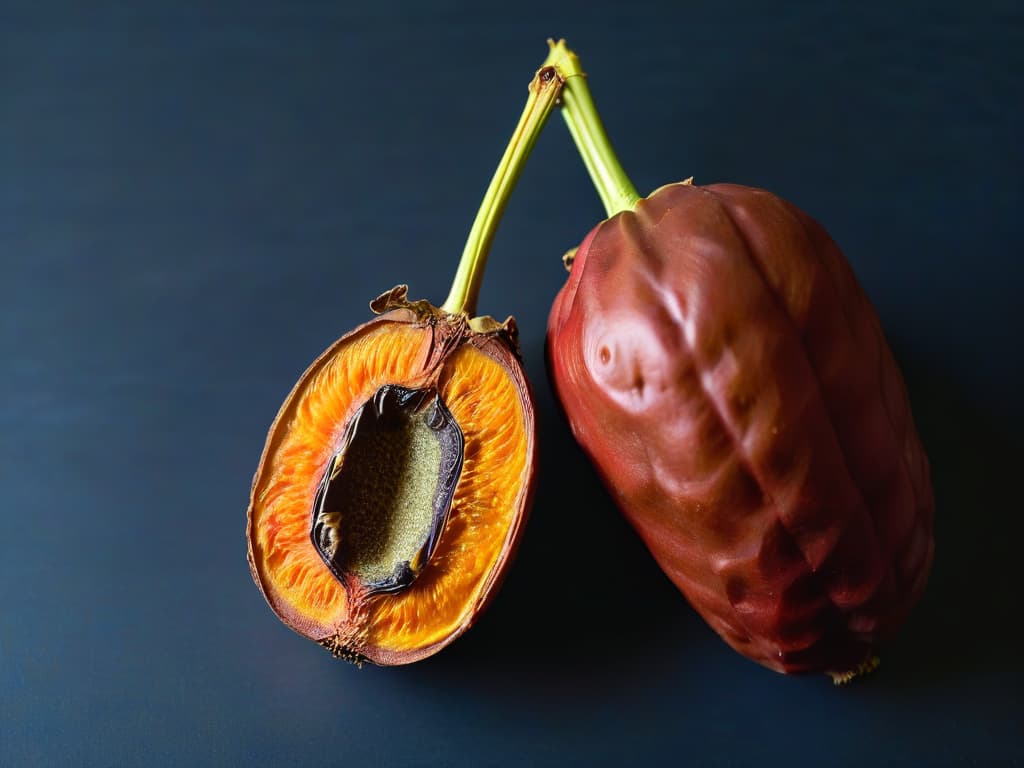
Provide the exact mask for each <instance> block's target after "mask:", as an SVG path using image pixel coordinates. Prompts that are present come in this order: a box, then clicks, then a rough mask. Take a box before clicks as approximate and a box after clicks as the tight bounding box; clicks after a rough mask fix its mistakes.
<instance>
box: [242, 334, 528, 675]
mask: <svg viewBox="0 0 1024 768" xmlns="http://www.w3.org/2000/svg"><path fill="white" fill-rule="evenodd" d="M437 332H438V331H437V330H436V329H434V328H432V327H429V326H426V325H417V324H413V323H404V322H391V323H380V324H379V325H377V326H376V327H374V326H373V324H371V325H370V326H368V327H367V328H366V329H365V330H364V331H362V332H360V333H358V334H353V336H352V337H351V338H347V339H346V340H344V341H343V342H341V343H340V344H339V345H338V346H336V347H335V348H334V349H332V350H331V352H330V353H329V354H328V355H326V356H325V357H324V358H323V359H322V360H321V361H320V362H319V363H318V364H317V365H316V366H314V368H313V369H311V371H310V372H309V374H308V375H307V377H305V378H304V379H303V381H302V382H301V384H300V386H299V388H297V390H296V392H295V393H294V394H293V396H292V398H291V399H290V400H289V401H288V402H286V405H285V407H284V408H283V409H282V413H281V415H280V416H279V418H278V421H277V423H276V425H275V427H274V429H273V430H272V433H271V436H270V438H269V439H268V447H267V450H266V454H265V457H264V461H263V463H262V465H261V469H260V471H259V473H258V475H257V478H256V480H255V483H254V489H253V502H252V510H251V519H250V546H251V560H252V565H253V570H254V573H255V574H257V579H258V581H259V583H260V585H261V586H262V588H263V591H264V594H265V595H266V597H267V600H268V602H270V604H271V606H272V607H273V608H274V610H275V612H277V613H278V615H279V616H281V618H282V619H284V620H285V622H286V623H288V624H289V625H290V626H291V627H292V628H294V629H296V630H297V631H299V632H300V633H301V634H303V635H305V636H307V637H309V638H311V639H314V640H317V641H320V642H321V643H322V644H324V645H326V646H328V647H330V648H331V649H332V650H334V651H335V652H337V653H340V654H342V655H347V654H348V653H349V652H351V653H352V654H355V655H358V656H363V657H366V658H369V659H370V660H373V661H378V662H381V663H401V662H404V661H410V660H413V659H415V658H420V657H421V656H423V655H427V653H429V652H432V650H436V649H437V648H439V647H442V646H443V645H444V644H446V643H447V642H448V641H450V639H452V638H453V637H455V636H457V635H458V634H460V633H461V631H462V630H464V629H465V628H466V627H467V626H468V625H469V623H470V622H471V621H472V618H473V617H474V616H475V615H476V613H477V611H478V609H479V608H480V606H481V604H482V603H483V602H484V601H485V599H486V597H487V595H488V594H489V593H490V590H491V587H492V586H493V585H494V583H495V581H496V579H497V578H498V576H499V575H500V572H501V570H502V569H501V567H500V566H501V565H502V563H504V562H505V559H506V556H507V555H508V553H509V551H510V549H511V547H512V544H513V543H514V540H515V537H516V533H517V531H518V529H519V523H520V521H521V519H522V517H523V514H524V512H525V506H526V502H527V487H528V484H529V474H530V472H531V471H532V455H533V450H534V442H533V413H532V409H531V408H530V406H529V399H528V398H529V395H528V392H527V391H526V384H525V378H524V376H523V374H522V371H521V368H520V367H519V364H518V362H517V361H516V360H515V358H514V356H513V355H512V354H511V353H510V351H509V349H508V348H507V347H505V346H499V345H498V344H497V343H496V342H495V343H492V342H486V343H484V344H481V346H482V347H484V348H480V346H477V345H476V344H474V343H470V342H469V341H468V340H465V341H463V342H462V343H461V344H460V345H458V346H457V347H456V348H454V349H452V348H451V347H450V346H448V347H444V350H445V353H446V358H445V360H444V361H443V362H442V363H441V364H440V367H439V368H438V367H433V366H430V370H429V371H428V366H427V361H428V358H429V356H430V352H431V350H432V349H438V348H439V347H438V346H437V340H436V337H432V334H436V333H437ZM503 344H504V343H503ZM486 350H492V351H490V352H489V351H486ZM381 393H384V394H383V395H382V394H381ZM410 393H411V394H410ZM424 393H428V394H424ZM382 397H383V398H384V400H387V399H388V398H391V399H393V400H394V402H393V403H391V405H386V404H385V406H384V408H383V411H384V412H385V413H390V414H391V416H388V417H386V418H384V419H383V422H384V423H375V424H373V425H372V428H368V427H369V426H370V424H369V422H370V421H380V419H379V418H378V417H379V416H380V412H381V408H380V404H381V398H382ZM402 398H409V399H408V400H407V401H405V404H404V405H402V404H401V403H400V402H399V401H401V400H402ZM375 403H376V404H375ZM370 410H374V414H373V418H372V419H369V418H368V416H369V412H370ZM445 414H446V415H445ZM442 416H443V418H442ZM364 422H365V423H364ZM354 425H355V426H354ZM457 433H461V436H462V450H461V452H460V451H456V450H455V449H454V447H453V445H452V443H453V441H454V440H455V438H454V437H453V435H455V434H457ZM456 454H460V455H461V464H460V463H459V462H457V461H453V460H452V457H453V456H455V455H456ZM396 488H397V489H398V492H397V493H394V492H391V493H389V492H388V489H392V491H394V489H396ZM445 512H446V513H447V514H446V516H445V514H444V513H445Z"/></svg>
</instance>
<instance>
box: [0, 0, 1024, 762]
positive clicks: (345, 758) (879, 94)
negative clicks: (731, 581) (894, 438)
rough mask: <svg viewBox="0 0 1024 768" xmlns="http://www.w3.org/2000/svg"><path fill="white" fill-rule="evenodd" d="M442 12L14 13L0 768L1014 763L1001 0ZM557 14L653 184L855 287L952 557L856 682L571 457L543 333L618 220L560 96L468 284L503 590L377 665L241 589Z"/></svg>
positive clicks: (1008, 199) (1015, 38) (1013, 290)
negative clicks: (342, 384) (503, 405)
mask: <svg viewBox="0 0 1024 768" xmlns="http://www.w3.org/2000/svg"><path fill="white" fill-rule="evenodd" d="M410 5H411V4H410ZM429 5H430V10H429V11H428V10H415V9H411V8H409V7H406V6H405V5H400V4H395V3H390V2H376V3H372V4H368V5H365V6H359V7H358V8H357V9H353V10H346V9H345V8H344V6H345V3H338V2H323V3H313V2H307V3H290V2H285V1H284V0H281V1H280V2H248V3H242V2H230V3H229V2H222V3H216V4H214V3H202V2H187V3H185V2H171V1H170V0H168V1H167V2H149V3H96V4H94V3H67V4H65V5H58V4H55V3H27V2H26V3H24V4H18V3H10V2H8V3H3V4H0V361H2V363H0V365H2V367H0V427H2V430H0V488H2V489H3V504H2V507H0V765H3V766H22V765H33V766H34V765H140V764H146V765H172V764H180V765H205V764H215V765H247V766H258V765H270V766H281V765H303V766H315V765H345V766H362V765H473V766H476V765H514V764H528V765H599V764H606V765H620V764H626V763H628V764H645V763H655V762H668V761H669V760H671V761H672V762H673V763H678V764H690V765H751V764H791V765H867V764H876V765H877V764H884V765H890V764H897V765H899V764H902V765H989V764H1004V765H1005V764H1011V765H1020V764H1021V763H1022V761H1024V747H1022V745H1021V733H1022V732H1024V727H1022V726H1024V716H1022V708H1021V705H1020V704H1019V703H1018V701H1017V698H1016V697H1017V696H1018V695H1019V694H1020V693H1021V691H1022V690H1024V679H1022V678H1024V674H1022V669H1024V662H1022V660H1021V657H1022V653H1021V651H1020V647H1019V646H1020V630H1019V628H1018V626H1017V624H1018V622H1017V615H1018V613H1019V611H1020V606H1021V597H1020V595H1021V590H1020V588H1021V579H1020V575H1019V573H1020V571H1019V561H1020V556H1019V548H1020V542H1021V540H1022V535H1024V528H1022V519H1021V508H1020V507H1021V505H1020V492H1019V490H1018V488H1019V485H1018V484H1019V476H1020V442H1019V435H1020V434H1021V430H1022V428H1024V406H1022V399H1021V398H1020V396H1019V389H1020V386H1021V380H1022V376H1021V374H1022V366H1021V352H1020V350H1021V346H1022V345H1021V343H1020V338H1019V331H1020V328H1021V323H1020V319H1019V318H1020V303H1021V300H1020V292H1021V288H1022V286H1024V281H1022V279H1021V278H1022V266H1021V265H1022V261H1024V254H1022V248H1021V237H1020V227H1021V224H1020V222H1021V210H1022V204H1024V193H1022V181H1021V179H1022V171H1024V163H1022V150H1021V145H1022V142H1021V137H1022V136H1024V112H1022V91H1021V85H1020V84H1021V81H1022V78H1024V17H1022V11H1021V10H1020V5H1019V3H1014V2H1004V3H970V4H953V3H948V4H940V3H896V4H889V3H869V4H867V5H866V6H857V7H856V8H855V7H854V4H840V3H808V4H806V6H805V7H803V8H797V7H795V6H793V7H788V8H786V7H781V8H780V7H779V6H777V5H776V4H768V3H750V2H736V3H718V2H704V1H703V0H694V2H687V3H671V4H669V3H666V4H665V5H664V7H661V6H657V5H654V4H644V3H615V4H611V3H587V4H581V5H580V7H579V9H578V10H576V11H574V12H571V13H570V12H569V11H566V10H564V9H555V8H552V7H547V6H544V5H537V4H530V5H524V6H521V7H520V9H518V10H509V11H502V12H500V13H499V12H497V11H493V12H491V11H487V10H480V9H474V6H466V7H465V8H461V7H459V6H457V5H455V4H452V3H443V2H442V3H431V4H429ZM944 6H948V7H944ZM961 6H962V7H961ZM549 35H565V36H567V37H568V38H569V42H570V43H571V44H572V45H573V47H574V48H576V49H577V50H579V51H580V53H581V56H582V58H583V62H584V66H585V67H586V68H587V69H588V71H589V72H590V75H591V78H592V84H593V89H594V92H595V96H596V99H597V101H598V104H599V106H600V107H601V108H602V111H603V112H604V114H605V116H606V120H607V123H608V129H609V132H610V134H611V136H612V138H613V140H615V142H616V145H617V147H618V148H619V150H620V153H621V155H622V158H623V161H624V163H625V164H626V166H627V167H628V168H629V169H630V170H631V172H632V174H633V177H634V181H635V182H636V183H637V186H638V187H639V188H640V189H642V190H650V189H653V188H655V187H657V186H659V185H661V184H663V183H666V182H669V181H673V180H679V179H681V178H684V177H686V176H690V175H694V176H696V178H697V181H698V182H699V183H700V182H712V181H735V182H740V183H746V184H752V185H757V186H764V187H768V188H770V189H773V190H774V191H776V192H778V193H780V194H782V195H783V196H785V197H787V198H789V199H791V200H793V201H794V202H796V203H797V204H798V205H800V206H801V207H803V208H805V209H806V210H808V211H809V212H810V213H811V214H812V215H814V216H815V217H817V218H818V219H819V220H821V221H822V222H823V223H824V224H825V226H826V227H827V228H828V229H830V231H831V232H832V234H833V235H834V237H835V238H836V239H837V240H838V242H839V243H840V244H841V245H842V246H843V248H844V250H845V251H846V253H847V255H848V257H849V259H850V261H851V262H852V264H853V265H854V268H855V269H856V271H857V273H858V275H859V276H860V277H861V279H862V281H863V283H864V286H865V288H866V289H867V291H868V293H869V294H870V295H871V297H872V298H873V300H874V301H875V303H876V304H877V306H878V309H879V312H880V314H881V316H882V319H883V321H884V323H885V326H886V328H887V331H888V334H889V336H890V339H891V341H892V343H893V346H894V348H895V351H896V353H897V356H898V357H899V359H900V360H901V362H902V364H903V366H904V370H905V373H906V375H907V380H908V384H909V386H910V389H911V395H912V402H913V404H914V412H915V416H916V419H917V422H918V426H919V429H920V431H921V433H922V436H923V439H924V441H925V444H926V446H927V448H928V450H929V454H930V456H931V460H932V466H933V474H934V482H935V490H936V496H937V504H938V510H937V521H936V529H937V541H938V545H937V556H936V564H935V570H934V572H933V577H932V581H931V584H930V587H929V591H928V593H927V595H926V597H925V599H924V601H923V603H922V604H921V605H920V606H919V609H918V610H917V611H916V612H915V614H914V615H913V617H912V619H911V622H910V624H909V625H908V626H907V628H906V631H905V632H904V633H903V634H902V635H901V636H900V637H899V638H898V639H897V641H896V642H894V643H893V644H892V646H891V647H890V648H888V649H887V650H886V651H885V653H884V655H883V668H882V670H881V671H880V672H879V673H878V674H877V675H875V676H873V677H872V678H870V679H868V680H865V681H863V682H861V683H859V684H855V685H852V686H849V687H847V688H845V689H840V690H837V689H834V688H833V687H832V685H831V684H830V683H829V682H828V681H827V680H826V679H824V678H817V677H814V678H796V679H793V678H784V677H781V676H778V675H775V674H774V673H771V672H767V671H765V670H763V669H761V668H760V667H758V666H755V665H754V664H752V663H750V662H748V661H746V660H744V659H743V658H741V657H739V656H737V655H735V654H734V653H733V652H732V651H730V650H729V649H728V648H726V646H725V645H724V644H722V643H721V642H720V641H719V640H718V639H717V637H715V636H714V635H713V634H712V633H711V631H710V630H708V629H707V628H706V627H705V626H704V625H703V623H702V622H701V621H700V620H699V619H698V618H697V617H696V616H695V614H694V613H693V612H692V611H691V610H690V609H689V608H688V607H687V605H686V604H685V602H684V601H683V600H682V598H681V597H680V596H679V595H678V593H677V592H676V591H675V590H674V588H673V587H672V586H671V585H670V584H669V583H668V581H667V580H666V579H665V578H664V577H663V576H662V575H661V573H660V572H659V571H658V570H657V568H656V567H655V566H654V565H653V563H652V561H650V559H649V558H648V556H647V555H646V552H645V551H644V549H643V547H642V546H641V545H640V543H639V541H638V540H637V538H636V537H635V536H634V535H633V533H632V532H631V530H630V529H629V528H628V527H627V526H626V524H625V523H624V522H622V521H621V520H620V519H619V518H618V516H617V514H616V512H615V510H614V508H613V507H612V505H611V503H610V501H609V500H608V498H607V496H606V495H605V493H604V492H603V491H602V490H601V488H600V486H599V483H598V482H597V480H596V478H595V476H594V474H593V472H592V471H591V470H590V469H589V467H588V465H587V464H586V462H585V461H584V459H583V458H582V456H581V454H580V453H579V451H578V450H577V449H576V448H575V447H574V445H573V444H572V442H571V439H570V438H569V436H568V433H567V430H566V428H565V427H564V425H563V424H562V422H561V421H560V418H559V416H558V415H557V412H556V411H555V408H554V406H553V403H552V399H551V395H550V392H549V389H548V387H547V385H546V383H545V378H546V377H545V372H544V364H543V332H544V325H545V322H546V312H547V307H548V306H549V305H550V302H551V299H552V298H553V296H554V294H555V292H556V291H557V289H558V287H559V285H560V284H561V282H562V281H563V280H564V277H565V275H564V272H563V270H562V266H561V262H560V259H559V257H560V256H561V254H562V252H563V251H564V250H565V249H566V248H568V247H571V246H572V245H574V244H576V243H577V242H578V241H579V240H580V239H581V238H582V236H583V235H584V234H585V233H586V232H587V231H588V230H589V228H590V227H591V226H592V225H593V224H595V223H596V222H597V221H598V220H599V218H600V217H601V211H600V208H599V204H598V200H597V197H596V195H595V194H594V193H593V192H592V190H591V189H590V187H589V183H588V181H587V179H586V176H585V172H584V171H583V168H582V166H581V164H580V163H579V162H578V160H577V159H576V158H575V156H574V153H573V150H572V148H571V145H570V142H569V139H568V136H567V134H566V132H565V130H564V128H563V127H562V126H561V125H560V121H558V120H555V121H553V122H552V124H551V126H550V128H549V129H548V131H547V132H546V133H545V134H544V135H543V136H542V137H541V140H540V141H539V142H538V145H537V149H536V151H535V154H534V157H533V158H532V160H531V163H530V165H529V167H528V168H527V169H526V172H525V174H524V176H523V179H522V182H521V185H520V188H519V190H518V192H517V194H516V196H515V197H514V198H513V201H512V204H511V205H510V207H509V210H508V214H507V217H506V220H505V224H504V226H503V227H502V229H501V231H500V233H499V235H498V238H497V241H496V245H495V249H494V252H493V254H492V259H491V269H490V272H489V274H488V278H487V279H486V281H485V283H484V288H483V295H482V299H481V309H482V310H483V311H485V312H491V313H493V314H495V315H498V316H501V317H504V315H505V314H507V313H514V314H516V316H517V317H518V320H519V324H520V327H521V331H522V343H523V352H524V356H525V361H526V368H527V372H528V374H529V375H530V377H531V378H532V380H533V381H534V383H535V386H536V390H537V398H538V403H539V409H540V416H541V419H542V426H541V434H540V438H541V440H542V444H541V445H542V450H543V463H542V466H541V473H540V478H539V482H540V488H539V493H538V497H537V503H536V506H535V508H534V514H533V518H532V520H531V523H530V526H529V527H528V530H527V532H526V536H525V539H524V542H523V546H522V549H521V552H520V556H519V559H518V560H517V562H516V564H515V566H514V568H513V569H512V571H511V573H510V576H509V578H508V580H507V582H506V585H505V588H504V589H503V591H502V592H501V594H500V595H499V597H498V599H497V600H496V601H495V603H494V605H493V607H492V609H491V610H490V611H489V613H488V614H487V615H486V616H485V617H484V618H483V619H482V620H481V622H480V623H479V625H478V626H477V627H476V628H474V630H473V631H472V632H470V633H469V634H468V635H467V636H466V637H464V638H462V639H461V640H459V641H458V642H457V643H455V644H454V645H453V646H452V647H450V648H449V649H447V650H445V651H444V652H442V653H441V654H439V655H437V656H435V657H434V658H432V659H430V660H427V661H424V662H421V663H419V664H416V665H413V666H411V667H407V668H399V669H376V668H365V669H362V670H359V669H356V668H354V667H351V666H348V665H346V664H343V663H339V662H336V661H334V660H332V659H331V658H330V657H329V656H328V655H327V654H326V653H324V652H323V651H322V650H321V649H320V648H318V647H316V646H315V645H313V644H312V643H309V642H306V641H304V640H302V639H301V638H299V637H298V636H296V635H294V634H292V633H291V632H290V631H289V630H288V629H286V628H285V627H284V626H283V625H282V624H281V623H280V622H279V621H278V620H277V619H276V618H275V617H274V616H273V615H272V614H271V612H270V610H269V609H268V608H267V606H266V605H265V604H264V602H263V599H262V598H261V597H260V595H259V593H258V592H257V590H256V588H255V587H254V586H253V584H252V581H251V579H250V576H249V572H248V568H247V566H246V562H245V541H244V514H245V506H246V503H247V493H248V486H249V482H250V478H251V476H252V472H253V470H254V469H255V465H256V462H257V459H258V458H259V453H260V450H261V447H262V444H263V439H264V436H265V432H266V429H267V427H268V426H269V423H270V421H271V419H272V417H273V415H274V413H275V412H276V409H277V407H278V405H279V404H280V401H281V400H282V398H283V397H284V395H285V394H286V393H287V391H288V390H289V388H290V387H291V385H292V383H293V382H294V380H295V379H296V377H297V376H298V374H299V373H300V372H301V371H302V370H303V369H304V367H305V366H306V365H307V364H308V362H309V361H310V360H311V359H312V358H313V357H314V356H316V355H317V354H318V353H319V352H320V350H321V349H322V348H324V347H325V346H327V344H328V343H330V342H331V341H332V340H333V339H334V338H335V337H336V336H338V335H340V334H341V333H343V332H344V331H345V330H347V329H349V328H351V327H353V326H355V325H356V324H358V323H360V322H362V321H363V320H365V319H366V318H367V317H368V315H369V312H368V310H367V307H366V302H367V301H368V300H369V299H370V298H372V297H373V296H375V295H376V294H377V293H379V292H380V291H383V290H385V289H387V288H390V287H391V286H392V285H394V284H396V283H399V282H408V283H409V284H410V286H411V293H412V294H413V295H414V296H417V297H426V298H432V299H434V300H435V301H440V300H442V299H443V298H444V296H445V294H446V292H447V288H448V282H449V280H450V278H451V275H452V273H453V271H454V268H455V262H456V260H457V258H458V255H459V253H460V251H461V247H462V242H463V238H464V237H465V234H466V232H467V231H468V228H469V224H470V221H471V219H472V216H473V213H474V211H475V210H476V207H477V204H478V202H479V199H480V197H481V195H482V194H483V190H484V188H485V186H486V183H487V181H488V179H489V177H490V174H491V172H492V170H493V168H494V165H495V164H496V162H497V160H498V156H499V154H500V152H501V149H502V147H503V146H504V143H505V141H506V139H507V137H508V135H509V133H510V132H511V129H512V126H513V124H514V122H515V120H516V118H517V116H518V114H519V110H520V108H521V106H522V103H523V100H524V98H525V95H526V84H527V82H528V80H529V78H530V76H531V75H532V73H533V71H534V69H535V68H536V66H537V65H538V64H539V62H540V61H541V59H542V58H543V56H544V54H545V47H544V39H545V38H546V37H547V36H549ZM565 574H572V577H571V578H569V577H567V576H566V575H565ZM581 574H582V576H581Z"/></svg>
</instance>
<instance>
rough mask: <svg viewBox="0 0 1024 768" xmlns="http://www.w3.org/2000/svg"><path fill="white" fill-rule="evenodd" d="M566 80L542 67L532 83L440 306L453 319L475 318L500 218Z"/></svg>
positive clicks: (546, 67)
mask: <svg viewBox="0 0 1024 768" xmlns="http://www.w3.org/2000/svg"><path fill="white" fill-rule="evenodd" d="M562 84H563V80H562V78H561V77H560V76H559V73H558V72H557V71H556V70H555V68H554V67H550V66H544V67H541V68H540V69H539V70H538V71H537V74H536V75H534V78H533V80H532V81H531V82H530V96H529V98H528V99H527V100H526V106H525V107H524V108H523V114H522V116H521V117H520V118H519V125H517V126H516V130H515V133H513V134H512V138H511V139H510V140H509V143H508V146H507V147H506V148H505V154H504V155H503V156H502V158H501V162H500V163H499V164H498V169H497V170H496V171H495V172H494V177H493V178H492V179H491V184H490V186H489V187H487V192H486V194H485V195H484V199H483V202H482V203H480V210H478V211H477V214H476V219H474V221H473V228H472V229H471V230H470V231H469V237H468V238H467V240H466V247H465V248H464V249H463V251H462V259H461V261H459V268H458V271H457V272H456V273H455V279H454V280H453V281H452V289H451V291H450V292H449V294H448V298H447V299H445V302H444V304H443V305H442V306H441V309H443V310H444V311H445V312H448V313H450V314H453V315H457V314H460V313H463V312H464V313H466V314H467V315H469V316H470V317H472V316H473V315H475V314H476V302H477V298H478V297H479V295H480V283H481V282H482V281H483V277H484V267H485V266H486V264H487V254H488V253H490V250H491V243H492V242H493V240H494V235H495V233H497V231H498V224H499V223H500V222H501V215H502V213H504V212H505V206H506V205H507V204H508V198H509V196H510V195H511V194H512V189H513V188H514V187H515V184H516V181H517V180H518V179H519V174H520V173H522V170H523V166H525V165H526V159H527V158H528V157H529V155H530V150H532V149H533V145H534V143H535V142H536V141H537V136H539V135H540V132H541V129H542V128H543V127H544V124H545V123H546V122H547V119H548V116H549V115H550V114H551V109H552V108H553V107H554V105H555V104H556V103H557V101H558V96H559V94H560V93H561V91H562Z"/></svg>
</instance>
